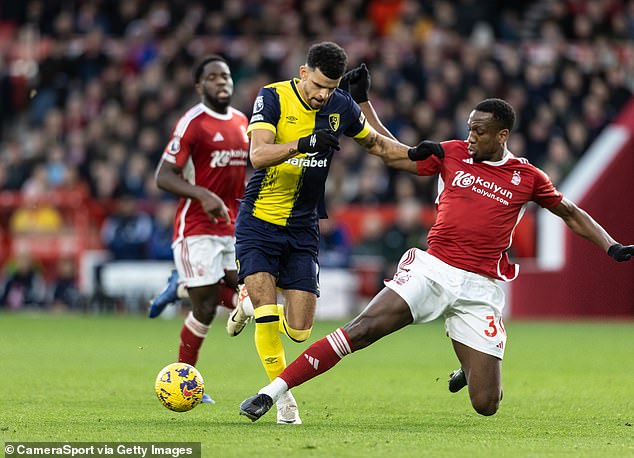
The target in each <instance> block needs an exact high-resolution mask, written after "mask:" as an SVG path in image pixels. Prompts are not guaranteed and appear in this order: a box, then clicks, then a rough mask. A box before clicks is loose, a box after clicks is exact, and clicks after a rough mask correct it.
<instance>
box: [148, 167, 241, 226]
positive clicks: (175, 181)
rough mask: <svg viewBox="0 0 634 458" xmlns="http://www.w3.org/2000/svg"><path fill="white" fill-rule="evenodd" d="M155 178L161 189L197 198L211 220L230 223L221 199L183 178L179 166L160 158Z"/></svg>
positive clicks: (180, 195)
mask: <svg viewBox="0 0 634 458" xmlns="http://www.w3.org/2000/svg"><path fill="white" fill-rule="evenodd" d="M155 180H156V185H157V186H158V187H159V188H160V189H162V190H163V191H167V192H170V193H172V194H175V195H177V196H179V197H185V198H190V199H196V200H198V201H199V202H200V205H201V206H202V207H203V210H204V211H205V213H206V214H207V215H209V217H210V218H211V220H212V221H213V222H216V223H217V222H218V221H219V220H221V221H224V222H226V223H227V224H230V223H231V218H230V217H229V210H228V209H227V206H226V205H225V203H224V202H223V201H222V199H221V198H220V197H218V195H217V194H215V193H213V192H211V191H210V190H209V189H207V188H204V187H202V186H196V185H193V184H191V183H189V182H188V181H187V180H185V179H184V178H183V175H182V169H181V168H180V167H179V166H177V165H175V164H171V163H169V162H166V161H164V160H162V161H161V162H160V163H159V166H158V169H157V171H156V177H155Z"/></svg>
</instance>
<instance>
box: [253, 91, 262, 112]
mask: <svg viewBox="0 0 634 458" xmlns="http://www.w3.org/2000/svg"><path fill="white" fill-rule="evenodd" d="M263 108H264V97H263V96H261V95H258V96H257V97H256V98H255V102H253V114H255V113H259V112H260V111H262V109H263Z"/></svg>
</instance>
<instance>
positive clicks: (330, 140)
mask: <svg viewBox="0 0 634 458" xmlns="http://www.w3.org/2000/svg"><path fill="white" fill-rule="evenodd" d="M330 148H333V149H336V150H337V151H339V139H338V138H337V137H336V136H335V135H334V134H333V133H332V131H330V130H329V129H320V130H317V131H315V132H313V133H312V134H310V135H306V136H305V137H301V138H300V139H299V140H297V151H299V152H300V153H317V152H319V151H328V150H329V149H330Z"/></svg>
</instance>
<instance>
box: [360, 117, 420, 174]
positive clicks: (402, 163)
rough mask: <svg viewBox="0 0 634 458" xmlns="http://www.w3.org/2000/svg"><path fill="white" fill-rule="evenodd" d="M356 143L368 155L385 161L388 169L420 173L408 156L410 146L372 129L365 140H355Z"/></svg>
mask: <svg viewBox="0 0 634 458" xmlns="http://www.w3.org/2000/svg"><path fill="white" fill-rule="evenodd" d="M355 141H356V142H357V143H358V144H359V145H361V146H362V147H364V148H365V149H366V150H367V151H368V153H370V154H372V155H374V156H378V157H380V158H381V159H383V162H384V163H385V165H387V166H388V167H393V168H395V169H399V170H404V171H406V172H410V173H413V174H417V173H418V170H417V168H416V163H415V162H412V161H411V160H410V158H409V157H408V156H407V152H408V150H409V149H410V147H409V146H407V145H404V144H402V143H399V142H398V141H396V140H392V139H391V138H388V137H386V136H384V135H381V134H379V133H378V132H377V131H376V130H374V129H372V128H371V129H370V133H369V134H368V135H366V136H365V137H364V138H355Z"/></svg>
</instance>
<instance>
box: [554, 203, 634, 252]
mask: <svg viewBox="0 0 634 458" xmlns="http://www.w3.org/2000/svg"><path fill="white" fill-rule="evenodd" d="M549 210H550V211H551V212H552V213H554V214H555V215H557V216H559V217H560V218H561V219H563V220H564V222H565V223H566V224H567V225H568V227H569V228H570V229H572V231H573V232H574V233H575V234H577V235H580V236H581V237H584V238H586V239H588V240H590V241H591V242H592V243H594V244H595V245H597V246H598V247H599V248H601V249H602V250H603V251H605V252H606V253H607V254H608V255H609V256H610V257H612V258H613V259H614V260H616V261H618V262H622V261H627V260H629V259H630V258H631V257H632V255H634V245H627V246H623V245H621V244H620V243H618V242H617V241H616V240H614V239H613V238H612V237H611V236H610V234H608V233H607V231H606V230H605V229H603V227H601V225H600V224H599V223H597V222H596V221H595V220H594V219H593V218H592V217H591V216H590V215H589V214H588V213H586V212H585V211H584V210H582V209H581V208H579V207H577V205H575V204H574V203H573V202H571V201H569V200H568V199H563V200H562V201H561V202H560V203H559V204H557V205H556V206H555V207H553V208H550V209H549Z"/></svg>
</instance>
